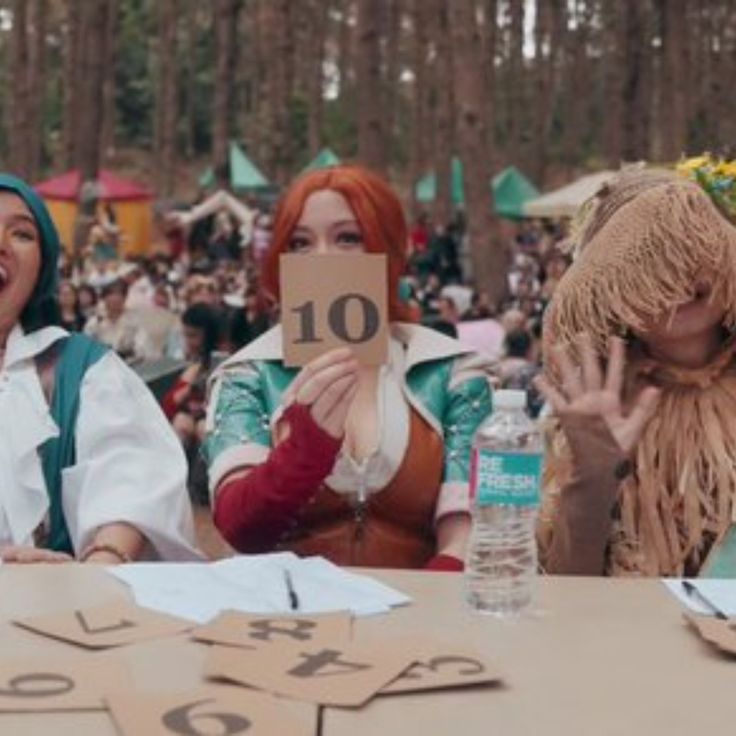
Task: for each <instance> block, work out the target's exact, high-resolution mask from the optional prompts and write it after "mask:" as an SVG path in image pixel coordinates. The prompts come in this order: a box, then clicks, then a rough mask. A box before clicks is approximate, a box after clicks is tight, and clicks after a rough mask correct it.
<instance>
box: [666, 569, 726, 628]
mask: <svg viewBox="0 0 736 736" xmlns="http://www.w3.org/2000/svg"><path fill="white" fill-rule="evenodd" d="M662 582H663V583H664V585H665V587H666V588H667V589H668V590H669V591H670V593H672V595H674V596H675V598H677V600H679V601H680V603H682V604H683V605H684V606H685V607H686V608H689V609H690V610H691V611H694V612H695V613H703V614H706V615H711V616H712V615H713V611H712V610H710V609H709V608H707V607H706V606H705V605H704V604H702V603H700V602H699V601H698V599H697V597H691V596H689V595H688V594H687V592H686V591H685V589H684V588H683V587H682V579H681V578H664V579H663V580H662ZM690 582H691V583H692V584H693V585H694V586H695V587H696V588H697V589H698V590H699V591H700V592H701V593H702V594H703V595H704V596H705V597H706V598H707V599H708V600H709V601H711V602H712V603H713V605H715V606H717V607H718V608H719V609H720V610H721V611H723V613H725V614H726V616H728V617H729V618H731V617H732V616H736V580H723V579H716V578H712V579H711V578H695V579H690Z"/></svg>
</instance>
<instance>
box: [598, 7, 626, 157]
mask: <svg viewBox="0 0 736 736" xmlns="http://www.w3.org/2000/svg"><path fill="white" fill-rule="evenodd" d="M603 11H604V14H603V28H604V29H605V30H604V33H605V36H604V63H603V69H604V74H605V77H604V80H603V83H604V95H603V97H604V99H605V101H606V114H605V116H604V119H603V121H604V130H603V148H604V151H605V155H606V160H607V161H608V165H609V166H610V167H611V168H618V167H619V165H620V164H621V160H622V157H623V127H624V101H623V95H624V72H625V57H624V49H625V44H626V24H625V13H626V8H625V5H624V3H623V2H622V3H616V4H615V5H613V4H611V3H607V2H604V3H603Z"/></svg>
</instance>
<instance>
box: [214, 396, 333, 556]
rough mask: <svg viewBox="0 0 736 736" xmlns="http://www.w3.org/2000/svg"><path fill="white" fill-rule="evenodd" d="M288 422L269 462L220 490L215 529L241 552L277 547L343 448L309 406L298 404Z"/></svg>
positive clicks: (215, 511) (295, 405)
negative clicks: (287, 427)
mask: <svg viewBox="0 0 736 736" xmlns="http://www.w3.org/2000/svg"><path fill="white" fill-rule="evenodd" d="M284 418H285V419H286V420H287V422H288V423H289V428H290V433H289V437H288V438H287V439H285V440H284V441H283V442H281V443H280V444H279V445H278V446H277V447H275V448H274V449H273V450H271V452H270V453H269V455H268V459H267V460H266V462H264V463H262V464H261V465H258V466H256V467H254V468H253V469H252V470H251V471H250V472H249V473H248V474H247V475H246V476H245V477H243V478H236V479H233V480H230V481H228V480H227V477H226V478H225V479H224V481H223V482H222V483H221V484H220V486H219V487H218V490H217V494H216V497H215V508H214V521H215V526H216V527H217V528H218V529H219V530H220V532H221V533H222V536H223V537H225V539H226V540H227V541H228V542H229V544H230V545H231V546H233V547H234V548H235V549H237V550H239V551H240V552H264V551H267V550H269V549H272V548H273V546H274V545H275V544H276V542H277V541H278V540H279V538H280V537H281V536H282V534H283V533H284V532H285V531H286V530H287V529H288V528H289V527H290V526H291V525H292V524H293V522H294V520H295V519H296V517H297V515H298V513H299V511H300V510H301V509H302V507H303V506H304V505H305V504H306V503H307V502H308V501H309V500H310V499H311V498H312V497H313V496H314V495H315V494H316V493H317V491H318V489H319V487H320V485H321V484H322V481H324V479H325V478H326V477H327V476H328V475H329V474H330V472H331V471H332V468H333V466H334V464H335V459H336V457H337V454H338V452H339V451H340V446H341V445H342V440H341V439H335V438H334V437H332V436H330V435H329V434H327V432H325V431H324V430H323V429H322V428H321V427H319V426H318V425H317V424H316V422H315V421H314V420H313V419H312V415H311V413H310V411H309V407H308V406H304V405H302V404H294V405H292V406H291V407H289V409H287V410H286V413H285V414H284Z"/></svg>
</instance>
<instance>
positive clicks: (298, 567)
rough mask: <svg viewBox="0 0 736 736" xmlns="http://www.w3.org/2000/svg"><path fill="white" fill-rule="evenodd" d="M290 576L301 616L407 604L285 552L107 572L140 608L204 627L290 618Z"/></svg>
mask: <svg viewBox="0 0 736 736" xmlns="http://www.w3.org/2000/svg"><path fill="white" fill-rule="evenodd" d="M287 570H288V571H289V573H290V575H291V580H292V585H293V589H294V591H295V593H296V595H297V597H298V599H299V608H298V610H299V611H300V612H302V613H327V612H329V611H351V612H352V613H353V615H355V616H369V615H373V614H376V613H386V612H388V611H389V610H391V608H392V607H394V606H400V605H405V604H407V603H409V602H410V601H411V598H409V597H408V596H406V595H404V594H403V593H401V592H399V591H397V590H394V589H393V588H390V587H389V586H387V585H384V584H383V583H381V582H379V581H377V580H373V579H372V578H370V577H367V576H365V575H356V574H354V573H348V572H345V571H344V570H342V569H341V568H339V567H337V566H336V565H333V564H332V563H331V562H329V561H328V560H325V559H323V558H320V557H309V558H305V559H302V558H299V557H297V556H296V555H294V554H292V553H290V552H281V553H274V554H268V555H241V556H237V557H230V558H228V559H225V560H220V561H218V562H212V563H176V564H172V563H159V562H156V563H152V562H143V563H134V564H128V565H119V566H116V567H110V568H108V572H110V574H111V575H113V576H115V577H116V578H118V580H121V581H123V582H124V583H127V584H128V585H129V586H130V587H131V589H132V593H133V597H134V598H135V601H136V603H137V604H138V605H139V606H143V607H144V608H151V609H153V610H155V611H160V612H162V613H168V614H170V615H173V616H179V617H181V618H185V619H188V620H190V621H196V622H197V623H206V622H208V621H210V620H211V619H212V618H214V617H215V616H217V614H219V613H220V612H221V611H225V610H233V611H243V612H246V613H293V612H294V611H293V610H292V608H291V605H290V603H291V602H290V597H289V591H288V589H287V586H286V579H285V575H284V572H285V571H287Z"/></svg>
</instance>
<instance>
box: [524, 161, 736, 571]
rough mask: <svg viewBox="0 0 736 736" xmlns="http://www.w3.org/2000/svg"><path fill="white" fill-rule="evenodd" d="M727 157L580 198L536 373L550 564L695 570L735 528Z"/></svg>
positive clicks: (733, 258) (735, 257) (629, 177)
mask: <svg viewBox="0 0 736 736" xmlns="http://www.w3.org/2000/svg"><path fill="white" fill-rule="evenodd" d="M729 166H730V167H731V168H734V167H733V165H731V164H723V163H719V162H714V161H711V160H710V159H708V158H701V159H698V160H697V161H694V162H692V163H687V162H686V163H685V164H684V165H682V166H681V167H680V168H681V171H680V173H675V172H672V171H668V170H655V169H649V170H647V169H642V168H636V169H629V170H624V171H623V172H622V173H620V174H619V175H618V176H617V177H616V178H615V179H613V180H612V181H610V182H609V183H608V184H607V185H605V186H604V187H603V188H602V189H601V191H600V192H599V193H598V194H597V195H596V196H595V197H594V198H593V200H592V201H591V202H589V203H588V204H587V205H586V206H585V207H584V208H583V212H582V213H581V215H580V217H579V222H578V226H577V228H576V229H575V230H574V234H573V236H572V244H573V246H574V249H575V253H576V258H575V261H574V263H573V265H572V267H571V268H570V269H569V271H568V272H567V274H566V275H565V276H564V277H563V279H562V281H561V282H560V284H559V286H558V288H557V290H556V291H555V294H554V297H553V299H552V302H551V304H550V306H549V308H548V311H547V314H546V317H545V328H544V361H545V375H544V376H543V377H541V378H540V379H539V381H538V388H539V389H540V390H541V391H542V392H543V394H544V395H545V397H546V399H547V401H548V403H549V404H550V406H551V408H552V409H553V411H554V414H555V420H554V421H553V426H552V428H551V430H550V434H551V436H550V452H549V454H548V463H547V470H546V475H547V478H546V484H545V493H544V500H543V503H542V510H541V514H540V522H539V530H538V536H539V543H540V557H541V562H542V566H543V567H544V568H545V569H546V570H547V571H548V572H554V573H572V574H593V575H595V574H609V575H650V576H670V575H675V576H683V575H688V576H689V575H697V574H698V573H699V572H701V571H702V568H703V567H704V562H705V561H706V558H708V556H709V554H711V553H715V552H716V551H717V548H718V547H719V544H718V542H719V541H720V540H721V539H722V538H723V537H724V535H725V534H726V532H727V530H728V528H729V526H730V524H731V521H732V515H733V506H734V496H735V494H736V359H735V358H734V352H736V337H735V336H736V332H735V329H736V226H734V220H733V219H732V214H734V213H736V187H735V186H734V177H733V176H732V174H733V172H731V171H730V169H729V168H728V167H729ZM683 172H684V173H686V174H688V176H682V175H681V173H683ZM703 185H704V186H703ZM709 195H710V196H709ZM732 205H734V206H732ZM733 572H734V574H736V570H734V571H733Z"/></svg>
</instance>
